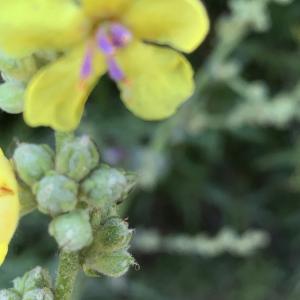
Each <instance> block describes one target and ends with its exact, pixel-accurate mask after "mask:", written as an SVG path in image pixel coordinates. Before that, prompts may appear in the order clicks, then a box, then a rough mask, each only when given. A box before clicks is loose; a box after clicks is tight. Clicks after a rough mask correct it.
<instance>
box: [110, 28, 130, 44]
mask: <svg viewBox="0 0 300 300" xmlns="http://www.w3.org/2000/svg"><path fill="white" fill-rule="evenodd" d="M110 33H111V39H112V41H113V44H114V45H115V46H116V47H117V48H119V47H124V46H126V45H127V44H128V43H129V42H130V41H131V39H132V34H131V32H130V31H129V30H128V29H127V28H126V27H124V26H122V25H121V24H118V23H113V24H111V26H110Z"/></svg>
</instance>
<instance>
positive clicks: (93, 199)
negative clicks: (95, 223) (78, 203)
mask: <svg viewBox="0 0 300 300" xmlns="http://www.w3.org/2000/svg"><path fill="white" fill-rule="evenodd" d="M132 179H133V177H132V176H131V175H129V176H127V175H126V173H125V172H123V171H120V170H117V169H113V168H110V167H109V166H107V165H102V166H101V168H99V169H97V170H95V171H94V172H93V173H92V175H91V176H90V177H89V178H87V179H86V180H85V181H84V182H83V184H82V191H83V194H84V195H85V196H86V201H87V202H88V203H89V204H91V205H93V206H95V207H97V208H100V209H102V210H103V209H104V210H107V209H109V208H110V207H111V206H112V205H114V204H117V203H118V202H120V201H122V200H123V199H124V198H125V197H126V196H127V194H128V193H129V192H130V191H131V189H132V188H133V186H134V185H135V181H134V180H132Z"/></svg>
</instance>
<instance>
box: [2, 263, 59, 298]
mask: <svg viewBox="0 0 300 300" xmlns="http://www.w3.org/2000/svg"><path fill="white" fill-rule="evenodd" d="M0 300H54V293H53V286H52V280H51V276H50V274H49V273H48V271H46V270H44V269H42V268H41V267H36V268H34V269H33V270H31V271H29V272H27V273H26V274H25V275H24V276H23V277H18V278H16V279H15V280H14V281H13V287H12V288H10V289H6V290H1V291H0Z"/></svg>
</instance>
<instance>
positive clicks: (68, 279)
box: [55, 132, 80, 300]
mask: <svg viewBox="0 0 300 300" xmlns="http://www.w3.org/2000/svg"><path fill="white" fill-rule="evenodd" d="M73 137H74V134H73V133H63V132H55V144H56V151H59V150H60V149H61V147H62V146H63V145H64V143H65V142H67V141H69V140H71V139H73ZM79 269H80V265H79V254H78V253H77V252H64V251H62V252H61V253H60V255H59V265H58V271H57V277H56V283H55V299H56V300H71V299H72V294H73V290H74V286H75V282H76V278H77V274H78V271H79Z"/></svg>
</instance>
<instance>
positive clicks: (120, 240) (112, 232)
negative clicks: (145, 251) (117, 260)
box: [88, 218, 133, 256]
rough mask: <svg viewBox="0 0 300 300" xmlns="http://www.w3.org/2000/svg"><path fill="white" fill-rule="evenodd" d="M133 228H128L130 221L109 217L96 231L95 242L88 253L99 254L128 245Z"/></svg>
mask: <svg viewBox="0 0 300 300" xmlns="http://www.w3.org/2000/svg"><path fill="white" fill-rule="evenodd" d="M132 233H133V230H131V229H128V223H127V222H125V221H123V220H121V219H119V218H111V219H108V220H107V221H106V222H105V224H104V225H102V226H101V227H100V228H99V229H98V230H97V232H96V235H95V237H94V243H93V244H92V246H91V247H90V249H89V250H88V253H89V254H88V255H90V256H92V255H93V253H94V254H95V255H97V254H98V253H99V252H103V251H109V252H112V251H116V250H120V249H123V248H126V247H128V245H129V242H130V241H131V239H132Z"/></svg>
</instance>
